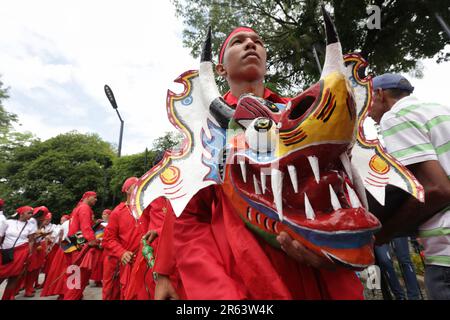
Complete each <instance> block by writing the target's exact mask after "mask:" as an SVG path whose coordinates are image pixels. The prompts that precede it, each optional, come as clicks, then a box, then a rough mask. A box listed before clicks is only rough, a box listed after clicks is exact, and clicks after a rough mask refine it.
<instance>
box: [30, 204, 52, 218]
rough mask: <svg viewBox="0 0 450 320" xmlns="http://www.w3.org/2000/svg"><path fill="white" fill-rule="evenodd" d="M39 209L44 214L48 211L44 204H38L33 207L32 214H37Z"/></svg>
mask: <svg viewBox="0 0 450 320" xmlns="http://www.w3.org/2000/svg"><path fill="white" fill-rule="evenodd" d="M40 211H42V212H43V213H44V215H46V214H47V213H48V212H49V211H48V209H47V207H46V206H40V207H36V208H34V210H33V216H34V215H36V214H38V213H39V212H40Z"/></svg>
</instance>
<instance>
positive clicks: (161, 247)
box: [0, 28, 363, 300]
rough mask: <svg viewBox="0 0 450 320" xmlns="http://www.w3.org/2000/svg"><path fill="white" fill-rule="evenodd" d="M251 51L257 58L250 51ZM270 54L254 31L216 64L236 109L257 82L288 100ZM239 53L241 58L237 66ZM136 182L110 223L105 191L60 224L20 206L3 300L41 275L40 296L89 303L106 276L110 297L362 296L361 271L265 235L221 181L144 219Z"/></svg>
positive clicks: (161, 204) (237, 38)
mask: <svg viewBox="0 0 450 320" xmlns="http://www.w3.org/2000/svg"><path fill="white" fill-rule="evenodd" d="M248 50H251V51H252V52H253V54H252V55H248V54H245V53H246V52H247V51H248ZM265 57H266V52H265V48H264V46H263V45H262V42H261V41H260V40H259V37H257V35H256V36H255V33H254V31H253V30H252V29H249V28H239V29H236V30H235V31H233V32H232V33H231V34H230V35H229V36H228V38H227V39H226V41H225V42H224V45H223V47H222V50H221V53H220V61H219V65H218V69H217V70H218V73H219V74H220V75H222V76H224V77H225V78H226V79H227V81H228V82H229V84H230V89H231V90H230V92H228V93H227V94H226V95H225V96H224V99H225V101H226V102H227V103H228V104H229V105H231V106H233V105H236V102H237V99H238V97H239V94H242V93H245V92H249V88H250V87H248V86H246V85H245V83H252V85H254V83H256V82H257V85H256V87H255V88H250V89H251V90H250V91H253V92H254V93H255V94H257V95H259V96H261V97H264V98H265V99H268V100H270V101H273V102H276V103H286V102H287V101H288V99H286V98H282V97H279V96H278V95H276V94H275V93H273V92H271V91H270V90H268V89H266V88H265V87H264V85H263V78H264V74H265V72H266V65H265V64H266V61H265ZM233 59H234V60H236V61H238V62H239V61H240V60H242V61H240V62H239V63H238V64H237V66H236V64H234V65H233V63H232V61H234V60H233ZM239 59H240V60H239ZM232 67H234V68H237V69H236V70H238V71H239V70H240V71H239V72H241V73H245V74H247V75H248V74H250V75H251V77H253V78H254V79H253V80H257V81H256V82H255V81H253V80H252V79H247V78H246V77H247V76H245V77H243V76H242V74H240V73H239V72H237V71H236V70H232V69H231V68H232ZM252 68H253V69H252ZM239 77H241V78H242V79H241V80H242V81H237V80H239V79H240V78H239ZM250 80H251V81H250ZM252 81H253V82H252ZM136 182H137V178H135V177H132V178H128V179H127V180H126V181H125V183H124V184H123V187H122V192H123V193H124V194H126V195H127V200H126V201H125V202H122V203H120V204H119V205H118V206H117V207H116V208H115V209H114V210H112V212H110V211H109V210H105V212H104V213H103V222H102V223H99V222H97V223H95V222H94V220H93V216H94V214H93V210H92V207H93V206H94V205H95V203H96V201H97V196H96V194H95V192H92V191H89V192H86V193H85V194H84V195H83V197H82V198H81V200H80V202H79V203H78V205H77V206H76V207H75V209H74V210H73V211H72V213H71V215H70V217H67V216H64V217H63V218H62V219H61V225H58V226H55V225H51V224H49V219H51V214H50V213H49V212H48V209H47V208H45V207H38V208H35V209H34V210H33V208H31V207H21V208H18V209H17V214H18V215H19V220H7V222H6V223H5V222H0V223H2V228H1V230H0V231H1V232H0V237H1V239H3V246H2V249H8V248H12V247H14V259H13V261H11V262H7V261H6V260H5V261H3V262H2V263H1V264H0V281H3V280H4V279H8V285H7V289H6V290H5V293H4V295H3V299H14V297H15V295H16V294H17V293H18V292H19V290H20V289H21V286H22V285H23V286H24V287H25V295H26V296H29V295H33V290H34V287H36V285H38V286H39V284H37V279H38V275H39V272H43V273H45V275H46V277H45V281H44V282H43V284H42V286H43V290H42V292H41V295H42V296H49V295H58V299H64V300H78V299H82V297H83V291H84V289H85V288H86V286H87V285H88V284H89V280H94V281H96V282H97V283H98V282H99V281H101V282H102V285H103V287H102V298H103V299H104V300H117V299H127V300H133V299H139V300H148V299H362V298H363V287H362V285H361V282H360V280H359V279H358V277H357V276H356V274H355V272H353V271H350V270H347V269H344V268H339V267H336V268H334V269H327V268H320V267H316V266H315V267H313V266H310V265H307V264H305V263H302V262H299V261H297V260H296V259H294V258H292V257H291V256H289V255H288V254H286V252H283V251H282V250H278V249H274V248H273V247H271V246H270V245H269V244H267V243H266V242H264V240H262V239H260V238H258V237H256V236H255V235H254V234H253V233H252V232H251V231H250V230H248V229H247V228H246V226H245V224H244V223H243V221H242V220H241V219H240V218H239V217H238V215H236V214H235V212H233V209H232V207H231V205H230V204H229V203H228V202H227V200H226V198H225V196H224V194H223V190H222V189H221V187H220V186H210V187H208V188H206V189H203V190H201V191H200V192H199V193H197V195H196V196H195V197H194V198H193V199H191V201H190V202H189V204H188V205H187V207H186V209H185V210H184V212H183V213H182V214H181V216H180V217H179V218H176V217H175V214H174V213H173V211H172V207H171V205H170V202H169V201H168V200H166V199H165V198H157V199H156V200H154V201H153V202H152V203H151V204H150V205H149V206H148V207H147V208H146V209H145V210H144V212H143V213H142V215H141V216H140V217H136V216H135V215H133V212H132V211H131V210H130V206H129V203H130V198H131V194H132V191H133V187H134V186H135V184H136ZM46 221H47V222H46ZM49 226H51V227H49ZM19 233H20V234H19ZM102 234H103V235H102ZM16 238H17V241H16V243H14V241H15V240H16ZM5 262H6V263H5Z"/></svg>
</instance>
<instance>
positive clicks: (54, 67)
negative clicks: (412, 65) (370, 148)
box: [0, 0, 450, 154]
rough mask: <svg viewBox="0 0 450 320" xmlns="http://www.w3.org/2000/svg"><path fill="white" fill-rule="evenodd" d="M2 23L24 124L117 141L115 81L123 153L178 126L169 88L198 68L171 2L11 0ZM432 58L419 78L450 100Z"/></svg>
mask: <svg viewBox="0 0 450 320" xmlns="http://www.w3.org/2000/svg"><path fill="white" fill-rule="evenodd" d="M0 30H4V31H6V32H3V33H2V37H0V74H2V81H3V82H4V83H5V85H7V86H10V87H11V91H10V96H11V98H10V99H9V100H7V101H6V102H5V106H6V108H7V109H8V111H11V112H14V113H17V114H18V116H19V119H20V122H21V123H22V126H21V127H20V129H21V130H24V131H25V130H29V131H31V132H33V133H35V134H36V135H37V136H39V137H40V138H42V139H47V138H50V137H52V136H55V135H57V134H59V133H63V132H67V131H71V130H78V131H80V132H96V133H98V134H99V135H100V136H101V137H102V138H103V139H105V140H106V141H109V142H111V143H115V144H117V143H118V140H119V128H120V123H119V120H118V118H117V115H116V114H115V111H114V110H113V109H112V108H111V106H110V104H109V102H108V100H107V99H106V96H105V93H104V90H103V86H104V85H105V84H108V85H109V86H110V87H111V88H112V89H113V91H114V95H115V97H116V100H117V102H118V105H119V112H120V114H121V116H122V118H123V119H124V120H125V130H124V137H123V150H122V153H123V154H132V153H136V152H141V151H143V150H145V148H146V147H149V148H150V147H151V146H152V142H153V140H154V139H156V138H158V137H160V136H162V135H163V134H164V132H166V131H170V130H173V127H172V125H171V124H170V123H169V121H168V120H167V116H166V109H165V100H166V92H167V89H169V88H170V89H171V90H173V91H175V92H180V91H181V89H182V88H181V86H180V85H178V84H174V83H173V80H174V79H175V78H177V77H178V76H179V75H180V74H181V73H183V72H184V71H186V70H190V69H196V68H198V62H197V61H196V60H194V59H193V58H192V57H191V56H190V54H189V50H188V49H186V48H184V47H183V46H182V39H181V31H182V23H181V20H180V19H177V18H176V16H175V10H174V7H173V5H172V4H171V2H170V1H158V3H157V4H155V1H148V0H129V1H106V0H95V1H91V0H78V1H59V0H39V1H32V0H29V1H26V0H6V1H3V2H2V10H1V11H0ZM424 66H425V70H424V74H425V76H424V78H423V79H421V80H418V79H411V81H412V82H413V84H414V86H415V87H416V94H417V95H418V96H419V98H422V99H424V100H428V101H431V100H433V101H437V102H440V103H447V101H448V100H449V99H448V93H447V90H446V88H445V86H446V84H447V83H446V78H445V77H446V75H447V74H449V73H450V63H448V62H447V63H444V64H441V65H436V64H435V63H434V62H433V61H432V60H427V61H425V62H424ZM407 77H408V76H407ZM408 78H410V77H408Z"/></svg>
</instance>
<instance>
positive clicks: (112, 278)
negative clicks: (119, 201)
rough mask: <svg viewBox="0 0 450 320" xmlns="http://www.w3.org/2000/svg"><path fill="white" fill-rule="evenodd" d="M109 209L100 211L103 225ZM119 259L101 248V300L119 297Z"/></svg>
mask: <svg viewBox="0 0 450 320" xmlns="http://www.w3.org/2000/svg"><path fill="white" fill-rule="evenodd" d="M111 212H112V211H111V210H109V209H105V210H103V213H102V218H103V225H104V227H105V230H106V228H107V227H108V223H109V217H110V215H111ZM119 268H120V261H119V259H117V258H116V257H115V256H111V255H108V254H107V251H106V250H105V249H103V275H102V277H103V278H102V279H103V288H102V299H103V300H119V299H120V282H119Z"/></svg>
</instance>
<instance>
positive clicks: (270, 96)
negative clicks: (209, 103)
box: [223, 88, 290, 107]
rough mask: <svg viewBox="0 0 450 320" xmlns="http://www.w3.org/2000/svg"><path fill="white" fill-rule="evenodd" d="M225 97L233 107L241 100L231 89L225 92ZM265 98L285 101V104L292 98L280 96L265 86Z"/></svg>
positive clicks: (273, 100) (280, 101)
mask: <svg viewBox="0 0 450 320" xmlns="http://www.w3.org/2000/svg"><path fill="white" fill-rule="evenodd" d="M223 98H224V100H225V101H226V102H227V103H228V105H230V106H232V107H236V105H237V103H238V101H239V97H235V96H233V95H232V94H231V91H228V92H227V93H225V94H224V96H223ZM263 98H264V99H266V100H270V101H272V102H274V103H284V104H285V103H288V102H289V100H290V99H289V98H284V97H280V96H279V95H277V94H276V93H275V92H273V91H271V90H269V89H267V88H264V94H263Z"/></svg>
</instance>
